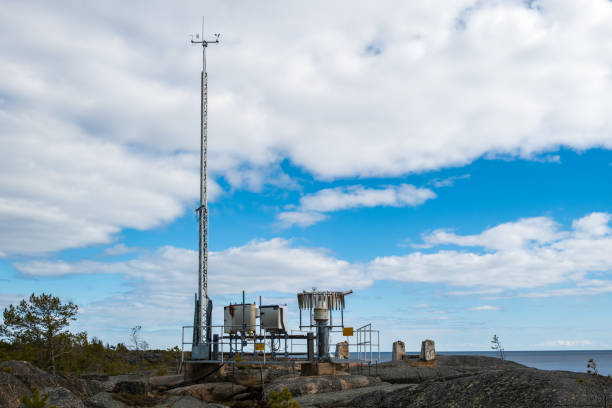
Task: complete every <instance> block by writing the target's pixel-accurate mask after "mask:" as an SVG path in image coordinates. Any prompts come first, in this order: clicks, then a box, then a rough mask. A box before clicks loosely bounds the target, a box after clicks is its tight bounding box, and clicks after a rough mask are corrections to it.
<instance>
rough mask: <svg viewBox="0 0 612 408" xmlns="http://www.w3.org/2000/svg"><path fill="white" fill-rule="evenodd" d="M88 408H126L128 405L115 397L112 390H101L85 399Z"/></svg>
mask: <svg viewBox="0 0 612 408" xmlns="http://www.w3.org/2000/svg"><path fill="white" fill-rule="evenodd" d="M85 406H86V407H87V408H125V407H126V405H125V404H124V403H123V402H121V401H117V400H115V399H114V398H113V394H111V393H110V392H100V393H98V394H96V395H94V396H92V397H89V398H88V399H86V400H85Z"/></svg>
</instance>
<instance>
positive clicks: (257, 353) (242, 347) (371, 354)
mask: <svg viewBox="0 0 612 408" xmlns="http://www.w3.org/2000/svg"><path fill="white" fill-rule="evenodd" d="M209 327H210V329H211V334H213V335H214V334H218V336H219V337H218V341H217V342H216V343H211V347H212V346H213V345H216V347H218V356H217V359H216V360H206V361H210V362H218V363H235V362H236V361H237V356H238V355H240V358H238V360H239V361H240V362H242V363H257V364H261V363H263V364H266V362H267V361H268V362H269V361H271V358H272V359H274V362H275V363H278V362H279V360H276V357H289V356H291V357H294V358H296V357H298V356H302V358H304V357H305V356H307V354H308V350H307V343H306V342H301V341H299V340H298V339H296V338H295V336H296V335H305V334H306V333H307V332H305V331H301V330H291V336H288V337H289V340H290V341H289V342H288V341H287V340H285V351H284V352H283V351H278V349H275V348H274V347H273V344H271V341H273V340H283V335H282V334H279V335H271V334H270V333H267V332H266V331H265V330H261V331H260V333H259V334H257V333H256V331H255V330H249V331H247V333H245V335H241V334H240V333H239V332H241V331H242V329H244V326H243V325H237V326H225V325H211V326H209ZM186 329H193V326H182V328H181V362H180V366H179V372H181V369H182V367H183V366H184V363H185V361H186V359H185V355H186V353H187V351H186V350H185V346H189V345H193V342H192V341H186V339H185V330H186ZM226 329H233V330H232V331H235V332H236V334H233V333H232V334H231V335H230V334H229V333H226ZM215 332H217V333H215ZM340 333H342V331H341V330H337V331H334V330H330V331H329V336H330V338H329V344H330V345H331V337H332V334H340ZM354 333H355V342H354V343H351V342H349V341H348V337H346V336H342V337H344V338H345V339H346V340H345V341H346V342H347V343H348V348H349V358H348V359H335V358H334V359H333V360H334V361H347V362H368V363H369V362H373V361H376V362H378V361H380V331H379V330H373V329H372V324H371V323H369V324H366V325H364V326H361V327H359V328H358V329H356V330H355V331H354ZM374 339H375V342H374ZM262 343H263V346H262ZM351 350H353V351H352V352H353V354H355V353H356V354H357V358H351V357H350V355H351ZM334 351H335V350H330V354H332V355H333V354H334ZM245 354H246V355H251V356H252V358H253V360H250V361H249V360H245V359H243V357H244V355H245Z"/></svg>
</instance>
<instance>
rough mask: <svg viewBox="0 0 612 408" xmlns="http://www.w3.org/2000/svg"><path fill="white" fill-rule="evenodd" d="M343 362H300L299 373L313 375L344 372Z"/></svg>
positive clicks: (307, 375)
mask: <svg viewBox="0 0 612 408" xmlns="http://www.w3.org/2000/svg"><path fill="white" fill-rule="evenodd" d="M345 367H346V365H345V364H336V363H326V362H324V363H318V362H315V363H302V369H301V375H302V376H304V377H309V376H313V375H336V374H338V373H341V372H344V369H345Z"/></svg>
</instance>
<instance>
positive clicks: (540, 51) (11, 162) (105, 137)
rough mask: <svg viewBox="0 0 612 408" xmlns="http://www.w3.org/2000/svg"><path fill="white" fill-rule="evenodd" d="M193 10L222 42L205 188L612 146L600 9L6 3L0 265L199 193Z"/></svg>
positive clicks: (94, 237)
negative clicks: (221, 182) (288, 169)
mask: <svg viewBox="0 0 612 408" xmlns="http://www.w3.org/2000/svg"><path fill="white" fill-rule="evenodd" d="M202 7H204V8H205V9H206V10H207V16H209V17H208V22H209V23H210V24H211V25H212V27H211V31H220V32H222V33H223V37H222V39H223V43H222V45H221V46H219V47H216V48H215V49H214V50H213V49H211V50H210V53H209V54H210V58H209V67H210V97H211V99H210V104H209V111H210V129H209V130H210V132H209V135H210V139H209V141H210V146H209V147H210V149H209V154H210V161H209V163H210V170H211V178H213V179H214V177H224V178H225V179H226V180H228V182H229V183H230V184H231V186H232V187H234V188H254V189H257V188H261V187H262V186H264V185H266V184H267V183H274V182H276V181H277V180H283V179H284V178H283V177H282V171H280V170H279V163H281V162H282V161H283V160H286V159H288V160H289V161H291V163H292V164H294V165H296V166H299V167H301V168H302V169H304V170H305V171H306V172H309V173H311V174H313V175H314V176H315V177H316V178H319V179H326V180H328V179H334V178H338V177H355V176H400V175H404V174H407V173H410V172H419V171H426V170H431V169H439V168H443V167H449V166H459V165H463V164H466V163H469V162H470V161H472V160H474V159H476V158H479V157H483V156H485V157H490V158H495V157H498V156H500V155H501V156H504V157H523V158H538V157H540V155H541V154H544V155H546V154H548V153H547V152H554V151H556V150H557V149H558V148H559V146H565V147H569V148H572V149H577V150H582V149H588V148H591V147H604V148H611V147H612V139H611V138H610V137H609V135H610V132H611V130H612V129H611V123H612V122H611V118H612V104H610V103H607V101H608V98H609V95H610V94H611V93H612V78H611V77H610V75H609V66H610V64H612V55H611V54H610V52H609V50H608V48H606V47H607V45H606V42H605V41H601V39H602V38H607V37H610V36H612V26H611V25H610V24H609V21H610V19H611V18H612V3H610V2H609V1H606V0H589V1H586V2H581V3H577V2H575V1H571V0H554V1H553V0H540V1H538V2H537V7H532V6H529V5H528V4H526V2H523V1H518V0H505V1H494V0H490V1H489V0H487V1H480V2H476V3H475V2H474V1H473V0H456V1H453V2H448V1H428V2H418V3H415V2H393V1H391V2H386V3H377V4H376V5H371V6H361V7H354V5H353V3H351V2H348V1H347V2H336V3H334V5H330V4H328V3H324V2H319V3H316V2H315V4H313V3H308V4H306V3H304V4H297V5H291V6H289V5H287V4H285V3H274V2H271V3H267V4H263V5H262V4H257V5H255V4H250V3H248V2H244V3H241V5H240V7H236V6H235V5H230V4H226V3H222V2H212V1H211V2H207V3H206V5H204V6H203V5H202V4H201V3H200V2H195V1H194V2H191V3H190V2H187V3H185V4H184V6H183V7H181V8H176V7H172V6H171V5H169V4H167V3H165V2H161V1H157V2H156V1H153V2H148V3H147V4H146V6H145V5H143V4H142V3H131V4H126V3H125V2H118V1H109V2H98V3H95V4H94V3H91V2H81V3H66V4H64V6H61V4H60V5H58V4H57V3H54V4H53V5H51V4H50V3H47V2H43V1H38V2H37V1H33V2H7V3H5V4H3V11H4V13H2V15H1V16H0V51H1V52H2V61H1V62H0V134H1V135H2V136H1V137H2V150H1V151H0V155H1V156H0V174H1V175H2V179H1V180H0V189H1V190H2V192H3V197H2V200H3V201H2V202H1V203H0V208H1V210H0V211H1V213H0V217H1V218H0V223H1V228H2V231H3V232H5V233H3V234H2V237H3V238H4V239H3V240H2V241H0V253H2V254H4V256H8V255H11V254H14V253H17V252H19V253H39V252H44V251H53V250H59V249H63V248H68V247H77V246H84V245H88V244H92V243H106V242H109V241H110V240H112V237H113V234H115V233H116V232H117V231H119V230H121V229H122V228H141V229H146V228H151V227H153V226H156V225H159V224H160V223H164V222H168V221H169V220H172V219H173V218H175V217H177V216H178V215H180V214H181V213H182V211H184V210H185V208H186V205H187V204H186V203H188V202H189V201H190V200H193V199H194V198H195V197H196V195H197V181H195V180H194V179H196V178H197V174H198V171H197V151H198V142H199V139H198V133H199V132H198V130H197V129H198V126H199V114H198V110H199V106H198V102H199V84H198V81H199V65H200V53H199V49H197V48H190V47H189V46H188V43H187V39H188V37H187V35H188V34H189V32H190V31H195V30H197V28H198V26H199V23H198V22H197V19H194V15H197V13H196V14H194V10H203V8H202ZM322 8H325V11H326V12H325V13H321V12H320V10H321V9H322ZM468 11H469V12H468ZM279 16H282V18H279ZM24 22H27V24H24ZM190 22H191V23H190ZM31 27H36V28H37V29H36V30H32V29H31ZM41 33H43V34H41ZM287 33H291V34H290V35H288V34H287ZM41 35H42V36H44V39H45V47H44V49H41V48H40V39H41ZM253 38H257V41H255V42H253V41H252V39H253ZM15 39H18V41H16V40H15ZM93 44H104V46H102V47H99V46H93ZM584 44H589V46H588V47H585V46H584ZM262 47H265V52H262V50H263V48H262ZM544 157H554V155H552V156H544ZM283 183H290V181H289V180H286V179H285V180H284V181H283ZM194 186H196V187H195V188H194ZM214 188H215V187H214V185H212V186H211V189H213V190H214ZM294 217H297V216H294ZM302 219H305V216H302ZM311 221H312V217H311ZM304 222H305V221H304Z"/></svg>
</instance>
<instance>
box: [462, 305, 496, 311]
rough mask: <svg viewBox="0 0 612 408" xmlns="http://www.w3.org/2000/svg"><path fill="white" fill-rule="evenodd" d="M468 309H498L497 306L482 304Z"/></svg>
mask: <svg viewBox="0 0 612 408" xmlns="http://www.w3.org/2000/svg"><path fill="white" fill-rule="evenodd" d="M469 310H473V311H493V310H499V306H491V305H482V306H476V307H473V308H471V309H469Z"/></svg>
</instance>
